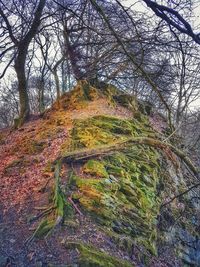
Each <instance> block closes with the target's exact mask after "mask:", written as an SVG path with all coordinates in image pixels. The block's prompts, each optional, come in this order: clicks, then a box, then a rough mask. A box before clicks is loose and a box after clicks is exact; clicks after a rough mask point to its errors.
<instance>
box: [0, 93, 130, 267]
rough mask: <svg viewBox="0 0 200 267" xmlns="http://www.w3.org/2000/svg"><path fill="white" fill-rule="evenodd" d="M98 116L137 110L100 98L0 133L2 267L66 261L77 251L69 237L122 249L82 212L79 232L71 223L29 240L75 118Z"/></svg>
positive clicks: (117, 115) (123, 113) (123, 115)
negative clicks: (69, 248) (71, 248)
mask: <svg viewBox="0 0 200 267" xmlns="http://www.w3.org/2000/svg"><path fill="white" fill-rule="evenodd" d="M94 115H110V116H115V117H120V118H126V119H127V118H129V117H130V118H131V117H132V112H130V111H129V110H127V109H126V108H123V107H121V106H117V107H116V106H115V107H112V106H110V105H109V104H108V102H107V100H106V99H102V98H101V99H97V100H95V101H92V102H89V103H88V105H86V106H85V107H82V108H81V109H75V110H67V111H66V110H54V111H52V110H50V111H49V112H47V113H46V114H45V116H44V117H43V118H39V117H34V116H33V117H32V119H31V120H30V121H29V122H28V123H26V124H25V125H24V126H23V127H21V128H20V129H18V130H12V129H4V130H2V131H1V132H0V192H1V193H0V266H7V267H8V266H30V267H31V266H50V265H49V263H53V264H55V265H57V264H58V265H59V266H61V265H60V264H61V263H66V262H70V258H71V257H76V256H77V255H76V254H77V253H76V252H75V255H74V254H71V252H68V251H67V250H66V249H65V247H64V246H63V245H62V244H63V243H64V239H65V237H66V236H67V237H68V238H70V237H71V238H72V239H76V236H79V238H80V237H81V238H82V239H85V240H87V241H89V242H95V243H96V244H97V247H98V243H101V244H102V243H103V244H104V247H105V250H113V251H111V254H112V253H113V254H116V253H118V251H117V249H116V250H115V248H112V249H111V247H113V246H111V245H110V240H109V239H108V238H107V237H106V236H105V234H104V235H103V233H102V232H99V230H98V229H96V228H95V226H94V225H93V223H92V222H91V221H90V219H89V218H87V217H85V216H84V215H80V214H78V213H77V214H76V219H75V222H77V223H78V224H79V225H80V227H79V230H78V232H77V231H76V234H75V233H74V232H73V230H70V231H69V230H67V229H66V228H65V229H62V231H61V229H55V230H54V232H53V234H51V235H50V236H49V237H48V238H46V239H43V240H36V241H34V242H31V243H30V244H29V245H26V241H27V240H28V238H30V237H31V235H32V234H33V232H34V230H35V229H36V227H37V225H38V223H39V221H40V219H38V220H37V216H38V215H39V214H40V213H41V210H39V207H45V206H48V205H49V195H50V193H51V190H52V186H53V181H54V180H53V175H54V174H53V172H52V170H51V163H52V162H53V161H54V160H55V159H56V158H57V157H58V156H59V153H60V150H61V147H62V144H63V143H64V142H66V140H67V139H69V136H70V130H71V128H72V122H73V120H74V119H83V118H87V117H92V116H94ZM66 171H67V170H66ZM118 256H119V257H122V258H125V259H126V257H128V256H126V255H118ZM55 265H54V266H55Z"/></svg>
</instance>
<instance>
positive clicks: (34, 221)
mask: <svg viewBox="0 0 200 267" xmlns="http://www.w3.org/2000/svg"><path fill="white" fill-rule="evenodd" d="M168 132H169V129H168V125H167V123H166V120H165V119H164V118H163V116H161V115H159V114H158V113H156V112H155V111H151V107H150V106H149V105H146V104H145V103H142V102H138V101H137V100H136V99H135V98H134V97H131V96H127V95H126V94H123V92H121V91H120V90H118V89H117V88H116V87H114V86H112V85H105V84H102V85H101V86H100V88H94V87H92V86H91V85H89V84H88V83H87V82H86V81H80V82H79V83H78V84H77V86H75V88H74V89H73V90H72V91H70V92H69V93H65V94H64V95H63V96H62V98H61V99H60V101H59V102H56V103H54V105H53V107H52V108H50V109H49V110H47V111H46V112H45V113H44V114H43V115H42V116H41V117H36V116H35V117H34V116H33V117H32V118H31V120H30V121H29V122H28V123H26V124H25V125H24V126H23V127H21V128H19V129H17V130H14V129H4V130H2V131H1V133H0V144H1V146H0V162H1V164H0V190H1V194H0V266H30V267H32V266H38V267H39V266H49V267H50V266H97V267H98V266H102V267H104V266H110V267H114V266H122V267H123V266H124V267H125V266H127V267H128V266H199V265H200V240H199V232H200V231H199V230H200V229H199V227H200V226H199V221H200V220H199V219H200V217H199V214H200V213H199V209H200V205H199V197H198V195H197V194H198V193H199V191H198V190H197V189H198V188H197V189H195V188H194V190H189V191H188V192H187V193H185V191H187V190H188V188H189V187H190V186H192V185H193V184H195V183H198V180H197V178H198V176H197V170H196V168H195V167H194V166H193V164H192V163H191V161H190V160H189V158H188V157H187V156H185V155H184V154H183V153H182V151H181V150H180V147H181V143H180V142H179V140H178V137H177V136H175V135H174V136H173V137H172V138H171V139H170V140H169V139H168V138H167V136H168ZM170 141H171V142H170ZM176 195H180V197H177V198H174V200H172V198H173V197H174V196H176ZM171 200H172V201H171ZM184 264H185V265H184Z"/></svg>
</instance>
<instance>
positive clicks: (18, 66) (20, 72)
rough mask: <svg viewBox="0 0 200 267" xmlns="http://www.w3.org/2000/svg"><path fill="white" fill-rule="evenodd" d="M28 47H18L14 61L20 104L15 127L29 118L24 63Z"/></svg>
mask: <svg viewBox="0 0 200 267" xmlns="http://www.w3.org/2000/svg"><path fill="white" fill-rule="evenodd" d="M27 49H28V47H27V46H25V45H23V44H21V45H20V46H19V47H18V54H17V57H16V59H15V65H14V68H15V71H16V74H17V79H18V92H19V104H20V115H19V119H18V122H17V124H18V125H16V126H21V125H22V124H23V122H24V121H26V120H27V119H28V118H29V115H30V107H29V98H28V92H27V81H26V73H25V62H26V54H27Z"/></svg>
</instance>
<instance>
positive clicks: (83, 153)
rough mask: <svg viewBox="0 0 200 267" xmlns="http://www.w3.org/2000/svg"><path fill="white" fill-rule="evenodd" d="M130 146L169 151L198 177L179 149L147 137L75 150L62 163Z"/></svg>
mask: <svg viewBox="0 0 200 267" xmlns="http://www.w3.org/2000/svg"><path fill="white" fill-rule="evenodd" d="M130 144H136V145H148V146H152V147H155V148H159V149H161V150H162V151H164V152H165V150H166V149H170V150H171V151H172V152H173V153H174V154H176V155H177V156H178V157H179V158H180V159H181V160H183V162H184V163H185V164H186V165H187V166H188V167H189V169H190V170H191V171H192V172H193V173H194V174H195V176H197V177H199V171H198V169H197V168H196V167H195V166H194V164H193V163H192V161H191V160H190V159H189V157H188V156H187V155H186V154H185V153H184V152H183V151H181V150H180V149H178V148H176V147H174V146H173V145H171V144H169V143H164V142H162V141H160V140H156V139H153V138H149V137H131V138H128V139H126V140H123V141H120V142H117V143H114V144H111V145H104V146H99V147H96V148H94V149H82V150H76V151H73V152H70V153H67V154H66V155H64V156H63V158H62V161H63V162H66V163H72V162H76V161H81V160H86V159H88V158H91V157H97V156H104V155H108V154H112V153H114V152H115V151H118V150H124V149H127V147H128V146H130Z"/></svg>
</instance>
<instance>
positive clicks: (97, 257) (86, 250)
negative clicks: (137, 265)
mask: <svg viewBox="0 0 200 267" xmlns="http://www.w3.org/2000/svg"><path fill="white" fill-rule="evenodd" d="M65 247H66V248H67V249H77V250H78V251H79V253H80V256H79V257H78V259H77V261H76V262H75V263H76V264H77V266H79V267H94V266H95V267H116V266H120V267H133V266H134V265H133V264H132V263H130V262H128V261H125V260H121V259H118V258H116V257H113V256H110V255H109V254H107V253H106V252H103V251H100V250H99V249H95V248H94V247H91V246H89V245H87V244H84V243H81V242H73V241H72V242H69V241H67V242H66V243H65Z"/></svg>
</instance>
